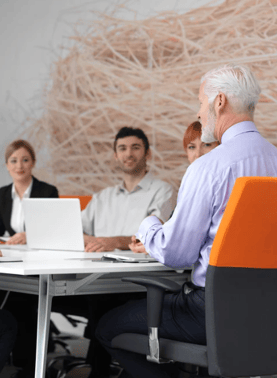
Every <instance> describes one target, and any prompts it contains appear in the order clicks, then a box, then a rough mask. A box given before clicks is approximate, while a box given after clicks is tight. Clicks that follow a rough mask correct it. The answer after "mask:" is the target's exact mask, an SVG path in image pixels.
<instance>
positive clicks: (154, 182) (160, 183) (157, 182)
mask: <svg viewBox="0 0 277 378" xmlns="http://www.w3.org/2000/svg"><path fill="white" fill-rule="evenodd" d="M150 185H151V187H153V188H162V189H165V190H169V189H172V185H171V184H169V183H168V182H166V181H164V180H161V179H160V178H158V177H155V176H154V175H151V183H150Z"/></svg>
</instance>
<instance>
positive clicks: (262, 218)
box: [210, 177, 277, 269]
mask: <svg viewBox="0 0 277 378" xmlns="http://www.w3.org/2000/svg"><path fill="white" fill-rule="evenodd" d="M210 265H213V266H218V267H242V268H264V269H272V268H277V178H273V177H241V178H238V179H237V180H236V183H235V185H234V188H233V191H232V193H231V196H230V198H229V201H228V203H227V206H226V209H225V212H224V215H223V217H222V220H221V223H220V225H219V228H218V231H217V234H216V236H215V239H214V243H213V247H212V250H211V254H210Z"/></svg>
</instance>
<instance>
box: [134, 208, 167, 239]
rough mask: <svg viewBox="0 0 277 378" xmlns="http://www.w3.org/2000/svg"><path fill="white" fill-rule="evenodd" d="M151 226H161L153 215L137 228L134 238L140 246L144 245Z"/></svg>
mask: <svg viewBox="0 0 277 378" xmlns="http://www.w3.org/2000/svg"><path fill="white" fill-rule="evenodd" d="M153 225H160V226H161V225H162V223H161V222H160V220H159V219H158V218H157V217H156V216H155V215H153V216H149V217H147V218H145V219H144V220H143V221H142V223H141V225H140V226H139V230H138V232H137V233H136V238H137V239H139V240H140V241H141V242H142V244H144V245H145V240H146V235H147V232H148V230H149V228H151V227H152V226H153Z"/></svg>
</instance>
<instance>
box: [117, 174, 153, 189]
mask: <svg viewBox="0 0 277 378" xmlns="http://www.w3.org/2000/svg"><path fill="white" fill-rule="evenodd" d="M146 173H147V171H146V170H143V171H141V172H140V173H138V174H137V175H133V174H132V175H131V174H128V173H124V177H123V181H124V186H125V188H126V189H127V190H128V192H131V191H132V190H133V189H134V188H135V187H136V186H137V185H138V183H139V182H140V181H141V180H142V179H143V177H144V176H145V175H146Z"/></svg>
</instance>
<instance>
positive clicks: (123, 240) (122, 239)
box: [109, 236, 132, 250]
mask: <svg viewBox="0 0 277 378" xmlns="http://www.w3.org/2000/svg"><path fill="white" fill-rule="evenodd" d="M109 239H111V242H112V243H113V245H114V249H122V250H128V249H130V247H129V244H130V243H131V241H132V240H131V236H112V237H110V238H109Z"/></svg>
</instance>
